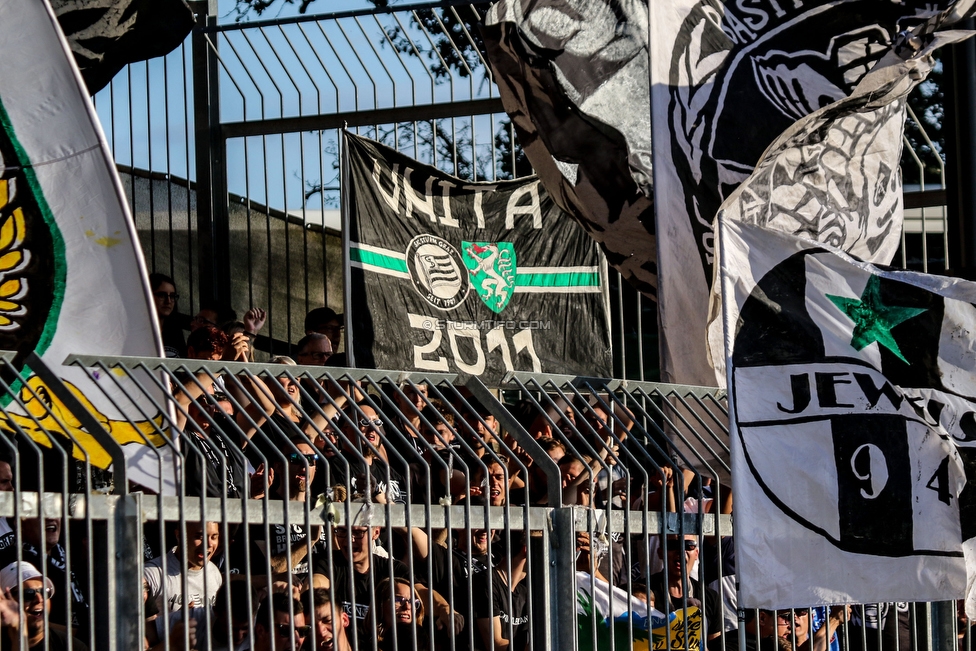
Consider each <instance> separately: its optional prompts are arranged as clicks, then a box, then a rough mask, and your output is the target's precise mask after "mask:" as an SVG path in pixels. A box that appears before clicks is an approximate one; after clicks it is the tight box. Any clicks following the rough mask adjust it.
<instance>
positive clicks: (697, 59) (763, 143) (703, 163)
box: [668, 0, 946, 278]
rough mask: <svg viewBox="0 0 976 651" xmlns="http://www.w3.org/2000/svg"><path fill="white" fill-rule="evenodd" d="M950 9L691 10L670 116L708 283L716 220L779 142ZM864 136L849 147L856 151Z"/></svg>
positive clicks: (675, 66) (855, 5)
mask: <svg viewBox="0 0 976 651" xmlns="http://www.w3.org/2000/svg"><path fill="white" fill-rule="evenodd" d="M945 4H946V3H944V2H942V3H933V2H920V1H909V2H905V3H902V4H897V3H892V2H881V3H879V2H875V1H873V0H845V1H840V0H836V1H832V2H830V1H828V2H823V1H821V2H815V3H814V2H792V1H791V2H786V1H783V0H763V1H760V2H756V3H751V4H748V5H747V4H744V3H733V2H723V1H721V0H702V2H701V3H700V4H698V5H697V6H696V7H695V8H694V9H693V10H692V11H691V12H690V13H689V14H688V16H687V18H686V19H685V21H684V23H683V24H682V26H681V29H680V32H679V34H678V36H677V37H676V39H675V42H674V49H673V52H672V56H671V70H670V88H671V90H670V94H671V101H670V105H669V111H668V120H669V127H670V132H671V133H672V134H673V135H672V159H673V162H674V164H675V166H676V169H677V173H678V175H679V177H680V178H681V180H682V185H683V186H684V188H685V204H686V209H687V214H688V216H689V219H690V220H691V225H692V231H693V233H694V234H695V239H696V241H697V243H698V248H699V253H700V254H701V260H702V265H703V268H704V271H705V275H706V277H707V278H711V276H712V273H711V264H712V262H713V258H714V247H713V236H712V232H711V228H712V226H711V224H712V219H713V217H714V216H715V214H716V212H717V211H718V208H719V206H720V205H721V203H722V201H723V200H724V199H725V198H726V197H728V196H729V194H730V193H731V191H732V190H733V189H735V187H737V186H738V185H739V184H740V183H741V182H742V181H743V180H745V178H746V177H747V176H748V175H749V174H750V173H751V172H752V170H753V167H754V166H755V164H756V162H757V161H758V160H759V159H760V157H761V155H762V153H763V151H764V150H765V149H766V147H767V146H768V145H769V144H770V142H772V141H773V139H774V138H775V137H776V136H778V135H779V134H780V133H782V132H783V131H784V130H786V129H787V128H788V127H790V126H791V125H792V124H793V123H794V122H795V121H796V120H797V119H799V118H800V117H802V116H804V115H808V114H809V113H811V112H813V111H815V110H817V109H820V108H822V107H824V106H826V105H828V104H830V103H832V102H834V101H837V100H838V99H841V98H843V97H846V96H847V95H849V94H850V92H851V91H852V90H853V88H854V87H855V86H856V84H857V82H858V81H860V79H861V78H862V77H863V76H864V75H865V74H866V73H867V71H868V70H869V69H870V68H871V67H872V66H873V65H874V63H876V62H877V61H878V59H879V58H880V57H881V55H882V54H883V53H884V52H885V51H886V50H887V49H888V47H889V45H890V43H891V41H892V38H893V37H894V35H895V34H897V33H898V31H900V30H904V29H905V28H906V27H910V26H912V25H914V24H916V23H918V22H920V21H921V20H923V19H924V18H926V17H928V16H930V15H931V14H932V12H933V10H934V9H936V7H935V6H934V5H939V7H941V6H942V5H945ZM864 135H865V137H871V130H870V129H865V130H864ZM858 138H859V136H858V134H857V133H855V134H854V135H853V137H852V138H851V139H850V141H849V142H848V143H847V145H846V146H847V147H848V148H850V149H851V150H852V152H853V151H854V150H855V149H856V148H857V147H858V145H859V139H858Z"/></svg>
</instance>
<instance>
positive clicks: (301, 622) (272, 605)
mask: <svg viewBox="0 0 976 651" xmlns="http://www.w3.org/2000/svg"><path fill="white" fill-rule="evenodd" d="M310 628H311V627H310V626H309V625H308V624H307V623H306V621H305V609H304V607H303V606H302V602H300V601H298V600H297V599H293V598H292V597H291V596H289V595H287V594H282V593H277V594H273V595H271V597H270V599H269V598H265V600H264V601H262V602H261V605H260V606H259V607H258V614H257V617H256V618H255V619H254V651H299V649H301V648H302V645H303V644H304V643H305V638H307V637H308V636H309V633H310Z"/></svg>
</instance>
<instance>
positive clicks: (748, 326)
mask: <svg viewBox="0 0 976 651" xmlns="http://www.w3.org/2000/svg"><path fill="white" fill-rule="evenodd" d="M720 232H721V237H722V244H721V254H722V260H721V271H722V274H721V279H722V286H723V291H724V292H725V296H726V304H725V316H724V322H725V324H726V347H727V351H728V353H727V354H728V357H727V360H728V361H729V363H730V368H731V373H730V374H729V378H730V379H729V382H730V386H729V389H730V399H731V402H732V405H731V406H732V409H731V410H730V411H731V415H732V422H733V428H732V430H731V432H732V434H731V439H732V446H731V447H732V463H733V467H732V469H733V474H734V476H735V477H736V481H735V483H734V488H733V490H734V498H735V507H736V564H737V567H736V570H737V574H738V577H739V579H740V586H741V587H740V590H741V593H740V595H741V596H740V602H739V605H740V606H744V607H747V608H752V607H766V608H780V607H806V606H813V605H821V604H833V603H845V602H846V603H852V602H853V603H873V602H879V601H938V600H946V599H959V598H962V597H964V596H965V595H966V594H968V591H969V588H970V587H971V586H972V585H973V576H974V568H976V307H974V305H976V283H972V282H966V281H961V280H955V279H951V278H944V277H938V276H928V275H923V274H918V273H913V272H904V271H886V270H882V269H880V268H878V267H875V266H873V265H871V264H868V263H865V262H860V261H857V260H855V259H854V258H851V257H849V256H847V255H846V254H844V253H842V252H839V251H836V250H828V249H825V248H824V247H823V246H821V245H819V244H818V243H816V242H812V241H810V240H804V239H800V238H796V237H793V236H791V235H787V234H783V233H777V232H775V231H770V230H769V229H765V228H762V227H761V226H756V225H751V224H743V223H738V222H735V221H731V220H730V221H726V220H724V219H723V220H722V223H721V224H720ZM967 577H968V579H967ZM972 610H973V609H972V608H970V611H972Z"/></svg>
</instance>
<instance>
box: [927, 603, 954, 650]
mask: <svg viewBox="0 0 976 651" xmlns="http://www.w3.org/2000/svg"><path fill="white" fill-rule="evenodd" d="M955 619H956V602H954V601H933V602H932V619H931V622H932V628H931V631H932V651H958V648H959V644H958V640H956V631H955Z"/></svg>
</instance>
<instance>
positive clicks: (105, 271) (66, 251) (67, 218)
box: [0, 0, 172, 490]
mask: <svg viewBox="0 0 976 651" xmlns="http://www.w3.org/2000/svg"><path fill="white" fill-rule="evenodd" d="M0 15H3V17H4V19H3V22H2V23H0V43H2V44H3V52H4V54H5V65H4V72H3V74H2V75H0V127H2V128H0V159H2V160H0V170H2V172H0V348H2V349H5V350H14V351H17V357H16V361H15V363H16V365H17V366H18V367H23V365H24V360H25V358H26V356H27V355H28V354H29V353H30V352H31V351H36V353H37V354H38V355H39V356H41V358H42V359H43V360H44V362H45V363H46V364H47V365H48V366H50V367H51V368H52V369H54V371H55V373H57V374H58V375H59V376H60V377H61V378H62V379H63V380H64V381H65V382H66V383H67V384H68V386H69V388H70V389H72V391H73V393H74V394H75V395H76V396H77V397H78V398H79V399H80V400H81V401H82V402H83V403H84V404H86V406H87V407H88V409H89V411H91V412H93V413H95V414H96V417H97V418H98V419H99V420H100V421H101V422H102V424H103V426H104V427H105V428H106V429H107V430H108V431H109V433H110V434H111V435H112V436H113V437H114V438H115V439H116V440H117V441H118V442H119V443H120V444H122V445H123V446H124V447H123V449H124V451H125V454H126V457H127V458H128V459H129V462H130V463H129V478H130V479H132V480H135V481H137V482H139V483H142V484H144V485H147V486H150V487H152V488H154V489H156V490H160V489H161V488H162V489H165V485H164V486H162V487H161V486H160V477H159V474H160V467H161V466H160V464H159V462H158V459H159V458H158V456H157V455H156V454H155V448H153V447H152V445H160V444H162V443H163V440H162V437H160V436H158V435H156V434H154V433H153V431H154V429H153V426H152V424H151V423H149V422H147V421H145V420H144V419H142V422H140V423H137V425H138V426H137V427H133V426H132V425H131V424H129V422H128V421H127V420H125V419H124V417H123V415H122V414H121V413H119V412H118V411H117V409H116V408H115V407H113V406H112V404H111V403H110V401H109V400H108V399H107V398H106V396H113V397H115V398H116V400H117V404H119V405H120V406H121V407H122V408H130V409H131V406H132V403H131V402H130V401H129V400H128V399H127V398H125V397H124V396H123V395H122V393H121V391H120V390H119V389H118V388H117V387H116V386H115V383H114V382H113V379H112V378H110V377H101V378H100V379H98V380H97V386H96V383H95V382H92V381H91V380H90V379H89V378H88V375H87V374H86V373H85V372H84V371H83V370H81V369H77V368H69V367H64V366H62V362H63V361H64V360H65V358H66V357H67V356H68V355H69V354H72V353H76V354H92V355H142V356H158V355H160V353H161V349H160V344H159V334H158V328H157V326H156V321H155V317H154V312H153V309H152V303H151V298H150V295H149V286H148V281H147V278H146V273H145V265H144V263H143V259H142V254H141V250H140V248H139V244H138V239H137V236H136V231H135V227H134V225H133V223H132V219H131V217H130V215H129V212H128V207H127V205H126V201H125V197H124V195H123V193H122V188H121V185H120V183H119V179H118V176H117V174H116V172H115V165H114V163H113V161H112V159H111V156H110V153H109V150H108V147H107V145H106V143H105V138H104V136H103V134H102V131H101V128H100V127H99V124H98V120H97V118H96V116H95V113H94V110H93V108H92V106H91V101H90V100H89V98H88V96H87V93H86V91H85V87H84V85H83V83H82V81H81V77H80V75H79V73H78V70H77V68H76V67H75V65H74V63H73V61H72V59H71V57H70V52H69V50H68V46H67V44H66V42H65V40H64V38H63V36H62V35H61V32H60V30H59V28H58V24H57V22H56V19H55V16H54V14H53V12H52V11H51V8H50V7H49V5H48V3H47V2H46V1H43V0H2V2H0ZM28 382H29V384H31V385H32V386H34V387H35V388H37V387H40V386H41V383H40V380H39V378H37V377H36V376H35V377H31V378H30V380H29V381H28ZM14 389H15V390H20V389H21V387H20V386H15V387H14ZM126 393H128V394H130V395H137V394H139V392H138V391H137V390H134V389H133V390H130V391H127V392H126ZM47 394H48V396H49V397H50V398H51V400H52V404H51V410H52V411H54V412H56V413H59V414H64V415H65V420H66V421H67V425H68V426H69V427H70V429H71V434H72V435H73V436H74V437H75V438H76V439H77V440H78V441H79V443H80V444H81V446H82V447H83V448H84V451H85V452H86V453H87V454H88V455H89V458H90V459H91V461H92V463H93V464H94V465H98V466H101V467H106V466H107V465H108V463H109V461H110V459H109V458H108V455H107V453H106V452H105V451H104V450H103V449H102V448H101V447H100V446H98V444H97V443H95V441H94V439H93V437H92V436H91V435H89V434H88V433H87V432H86V431H85V430H84V429H83V428H82V427H80V426H77V425H78V424H77V421H76V419H74V418H72V417H70V416H68V415H67V414H66V412H65V410H64V406H63V405H62V404H61V403H60V401H59V400H57V398H56V397H55V396H53V395H51V394H50V392H47ZM21 397H22V399H24V400H25V402H27V407H28V409H29V410H30V411H31V413H33V414H34V415H36V416H40V417H42V418H41V426H42V427H43V428H46V429H49V430H58V429H60V427H59V426H58V425H57V423H56V421H55V420H54V419H53V418H51V417H50V416H49V415H48V412H47V411H46V410H45V409H44V407H43V406H42V405H41V403H40V401H38V400H37V399H36V398H34V397H33V396H32V395H31V393H30V392H29V391H27V390H26V389H24V390H23V391H22V392H21ZM5 400H6V401H7V403H8V404H7V405H6V408H7V409H9V410H11V411H12V412H17V407H16V403H13V402H11V397H10V396H7V397H6V398H5ZM142 407H143V409H144V410H145V412H146V413H148V414H150V415H153V414H156V410H155V408H153V407H151V406H150V404H149V401H148V400H146V401H144V403H143V404H142ZM133 411H135V410H133ZM135 413H138V412H135ZM11 418H12V419H13V420H15V421H16V422H17V423H18V424H19V425H20V427H21V428H23V429H24V430H25V431H26V432H27V433H28V434H29V435H30V436H31V437H32V438H34V439H35V440H36V441H38V442H39V443H41V444H43V445H47V446H50V441H49V440H48V438H47V435H46V434H45V433H44V429H42V428H41V427H38V425H37V424H36V423H35V422H34V421H33V420H32V419H30V418H27V417H26V416H24V417H18V416H17V414H16V413H13V414H12V415H11ZM137 418H138V417H137ZM0 426H5V427H7V428H9V424H6V425H4V424H2V423H0ZM150 444H152V445H150ZM167 454H168V453H167V452H166V451H165V450H164V451H163V456H164V459H165V457H166V456H167ZM83 456H84V455H83V453H82V451H81V450H80V449H78V448H77V447H76V448H75V457H76V458H79V459H80V458H83ZM171 480H172V478H171V477H167V482H168V481H171Z"/></svg>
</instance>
